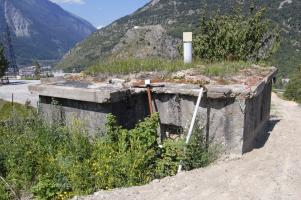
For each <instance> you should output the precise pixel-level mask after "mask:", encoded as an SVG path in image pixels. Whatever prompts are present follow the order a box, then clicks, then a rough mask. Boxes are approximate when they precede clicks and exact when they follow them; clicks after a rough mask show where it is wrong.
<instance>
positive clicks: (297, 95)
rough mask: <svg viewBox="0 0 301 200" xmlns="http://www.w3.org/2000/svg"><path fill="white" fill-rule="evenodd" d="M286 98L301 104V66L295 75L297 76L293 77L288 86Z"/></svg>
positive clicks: (285, 93)
mask: <svg viewBox="0 0 301 200" xmlns="http://www.w3.org/2000/svg"><path fill="white" fill-rule="evenodd" d="M284 97H286V98H288V99H289V100H293V101H296V102H298V103H301V65H300V67H299V70H298V71H297V72H296V73H295V75H293V77H292V78H291V80H290V82H289V84H288V85H287V86H286V89H285V92H284Z"/></svg>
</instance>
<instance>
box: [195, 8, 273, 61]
mask: <svg viewBox="0 0 301 200" xmlns="http://www.w3.org/2000/svg"><path fill="white" fill-rule="evenodd" d="M239 13H240V12H236V14H234V15H231V16H229V15H228V16H226V15H225V16H222V15H219V14H216V15H214V16H213V17H209V18H207V17H202V19H201V25H200V28H199V29H198V30H197V31H196V36H195V39H194V41H193V47H194V49H193V51H194V54H195V55H196V56H197V57H199V58H201V59H204V60H208V61H210V62H215V61H224V60H230V61H233V60H242V61H252V62H253V61H256V62H258V61H261V60H265V59H267V58H269V57H270V56H271V55H272V54H273V53H275V52H276V50H277V49H278V47H279V34H278V31H277V30H275V29H274V30H272V28H271V26H270V22H269V21H267V20H265V19H264V17H263V16H264V10H259V11H258V12H256V13H255V14H252V13H251V14H250V15H243V14H239Z"/></svg>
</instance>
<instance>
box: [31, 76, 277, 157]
mask: <svg viewBox="0 0 301 200" xmlns="http://www.w3.org/2000/svg"><path fill="white" fill-rule="evenodd" d="M275 74H276V71H273V72H271V74H270V75H268V76H267V77H266V78H264V79H263V80H261V81H259V82H257V84H256V85H254V86H252V87H249V86H246V85H244V84H236V85H209V86H206V87H205V89H206V92H205V94H204V98H203V99H202V101H201V105H200V107H199V112H198V115H199V123H200V125H201V126H202V128H203V130H204V134H206V138H207V139H208V140H210V141H215V142H218V143H221V144H223V145H224V146H225V148H226V150H227V151H228V152H231V153H238V154H241V153H245V152H248V151H250V150H252V149H253V148H254V147H257V146H258V144H259V141H260V140H261V139H262V138H261V137H263V135H264V133H265V130H266V126H267V122H268V120H269V116H270V107H271V90H272V78H273V77H274V76H275ZM33 90H35V91H37V92H38V93H39V94H40V112H41V113H42V114H43V115H44V117H45V118H46V119H47V120H48V121H63V122H65V123H66V124H67V125H70V124H71V123H72V121H73V119H80V120H81V121H82V122H83V123H85V125H86V126H87V128H88V129H89V131H90V132H91V133H94V132H95V131H98V132H99V129H100V130H103V128H104V124H105V121H106V118H107V115H108V114H109V113H112V114H113V115H115V116H116V117H117V119H118V122H119V123H120V124H121V125H122V126H124V127H126V128H132V127H134V126H135V124H136V123H137V122H138V121H139V120H143V119H144V118H145V117H147V116H148V115H149V111H148V110H149V109H148V99H147V94H146V91H145V89H144V88H127V87H124V86H123V85H108V84H101V85H100V86H98V88H90V86H88V85H85V84H80V83H77V84H75V85H74V83H55V84H48V85H41V86H37V87H35V88H33ZM199 90H200V86H198V85H189V84H176V83H164V87H155V88H153V92H152V96H153V102H152V103H153V108H154V110H155V111H156V112H158V113H159V115H160V125H161V126H160V128H161V136H162V138H164V137H165V136H166V135H167V132H169V133H177V131H178V130H181V131H183V130H184V131H185V130H187V129H188V127H189V125H190V121H191V119H192V115H193V111H194V108H195V104H196V101H197V98H198V93H199ZM53 99H55V100H56V102H57V103H58V105H53V102H52V100H53Z"/></svg>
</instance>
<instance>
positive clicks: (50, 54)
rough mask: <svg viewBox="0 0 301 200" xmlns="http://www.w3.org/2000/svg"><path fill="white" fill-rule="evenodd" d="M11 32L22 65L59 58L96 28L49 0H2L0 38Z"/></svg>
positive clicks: (17, 57) (4, 37)
mask: <svg viewBox="0 0 301 200" xmlns="http://www.w3.org/2000/svg"><path fill="white" fill-rule="evenodd" d="M7 27H8V28H9V30H10V32H11V39H12V44H13V47H14V51H15V54H16V59H17V63H18V64H19V65H23V64H28V63H31V62H32V60H58V59H60V58H61V57H62V56H63V55H64V54H65V53H66V52H67V51H68V50H69V49H70V48H72V47H73V46H74V45H75V44H76V43H77V42H80V41H82V40H83V39H85V38H86V37H87V36H89V35H90V34H91V33H92V32H94V31H95V30H96V28H95V27H93V26H92V25H91V24H90V23H89V22H87V21H85V20H83V19H81V18H80V17H77V16H75V15H73V14H71V13H69V12H67V11H65V10H63V9H62V8H61V7H59V6H58V5H56V4H54V3H52V2H51V1H49V0H0V33H1V35H0V41H1V42H4V40H6V36H5V35H6V29H7Z"/></svg>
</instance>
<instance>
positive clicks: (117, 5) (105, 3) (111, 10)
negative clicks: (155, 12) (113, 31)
mask: <svg viewBox="0 0 301 200" xmlns="http://www.w3.org/2000/svg"><path fill="white" fill-rule="evenodd" d="M51 1H52V2H55V3H57V4H59V5H60V6H61V7H62V8H64V9H65V10H68V11H70V12H72V13H74V14H76V15H78V16H80V17H82V18H84V19H86V20H88V21H89V22H91V23H92V24H93V25H94V26H95V27H100V26H105V25H108V24H110V23H111V22H113V21H114V20H116V19H118V18H120V17H123V16H125V15H128V14H130V13H132V12H134V11H135V10H137V9H138V8H140V7H142V6H143V5H145V4H146V3H147V2H149V0H51Z"/></svg>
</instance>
